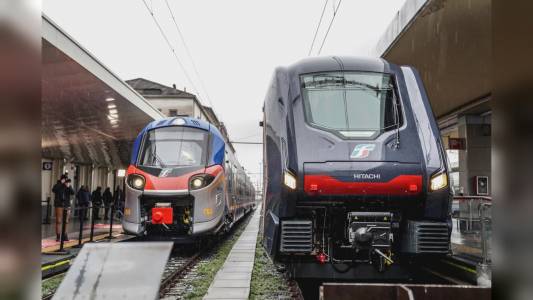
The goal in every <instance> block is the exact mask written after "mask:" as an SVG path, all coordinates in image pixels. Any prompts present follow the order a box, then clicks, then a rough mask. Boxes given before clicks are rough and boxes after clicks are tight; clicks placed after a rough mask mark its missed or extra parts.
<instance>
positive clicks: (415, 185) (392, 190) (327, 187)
mask: <svg viewBox="0 0 533 300" xmlns="http://www.w3.org/2000/svg"><path fill="white" fill-rule="evenodd" d="M304 191H305V192H306V193H307V194H309V195H395V196H400V195H416V194H419V193H420V192H421V191H422V176H421V175H399V176H397V177H394V178H393V179H391V180H389V181H387V182H344V181H340V180H338V179H335V178H333V177H331V176H327V175H305V177H304Z"/></svg>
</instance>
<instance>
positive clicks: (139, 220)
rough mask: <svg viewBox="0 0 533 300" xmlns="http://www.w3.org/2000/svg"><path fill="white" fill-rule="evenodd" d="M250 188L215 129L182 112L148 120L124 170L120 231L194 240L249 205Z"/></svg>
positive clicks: (220, 228) (217, 229) (231, 221)
mask: <svg viewBox="0 0 533 300" xmlns="http://www.w3.org/2000/svg"><path fill="white" fill-rule="evenodd" d="M254 203H255V190H254V187H253V186H252V184H251V182H250V179H249V177H248V176H247V175H246V173H245V171H244V168H243V167H241V166H240V164H239V162H238V161H237V160H236V158H235V154H234V152H233V150H232V148H231V147H229V145H227V143H226V141H225V139H224V137H223V136H222V134H221V133H220V132H219V130H218V129H217V128H216V127H215V126H214V125H212V124H209V123H207V122H205V121H202V120H197V119H193V118H188V117H176V118H166V119H162V120H157V121H153V122H151V123H150V124H148V125H147V126H146V127H145V128H144V129H143V130H142V131H141V132H140V134H139V135H138V137H137V138H136V140H135V143H134V147H133V151H132V156H131V162H130V165H129V167H128V170H127V172H126V188H125V208H124V219H123V227H124V231H126V232H127V233H130V234H134V235H138V236H149V237H154V238H157V239H167V240H175V241H178V240H185V241H189V240H194V239H196V238H198V237H203V236H206V235H212V234H216V233H219V232H221V231H223V230H227V229H229V228H230V227H231V226H232V225H233V224H234V223H235V222H236V221H237V220H239V219H240V218H242V217H243V216H244V215H245V214H246V213H247V212H249V211H251V210H252V209H253V207H254Z"/></svg>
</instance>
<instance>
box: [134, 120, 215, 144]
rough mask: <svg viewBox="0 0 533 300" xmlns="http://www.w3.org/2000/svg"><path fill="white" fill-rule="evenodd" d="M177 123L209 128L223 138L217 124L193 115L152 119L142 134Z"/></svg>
mask: <svg viewBox="0 0 533 300" xmlns="http://www.w3.org/2000/svg"><path fill="white" fill-rule="evenodd" d="M176 125H178V126H186V127H193V128H199V129H203V130H207V131H210V132H213V133H214V134H216V135H218V136H219V137H220V138H221V139H223V137H222V134H221V133H220V131H219V130H218V128H217V127H216V126H215V125H213V124H211V123H209V122H206V121H204V120H200V119H195V118H191V117H170V118H164V119H160V120H155V121H152V122H150V123H148V125H146V126H145V127H144V128H143V130H142V131H141V134H142V133H144V132H146V131H148V130H152V129H156V128H161V127H167V126H176Z"/></svg>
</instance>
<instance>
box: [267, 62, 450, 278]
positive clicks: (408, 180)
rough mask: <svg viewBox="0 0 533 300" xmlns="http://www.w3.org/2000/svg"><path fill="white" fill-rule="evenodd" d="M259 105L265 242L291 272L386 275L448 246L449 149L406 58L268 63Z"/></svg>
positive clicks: (397, 273)
mask: <svg viewBox="0 0 533 300" xmlns="http://www.w3.org/2000/svg"><path fill="white" fill-rule="evenodd" d="M263 110H264V120H263V127H264V166H265V170H264V193H263V194H264V196H263V197H264V198H263V201H264V215H263V217H264V235H263V244H264V246H265V248H266V250H267V252H268V253H269V254H270V255H271V257H273V258H274V259H275V260H276V261H281V262H285V263H288V265H289V266H290V271H291V273H292V275H293V276H296V277H322V278H324V277H331V278H365V279H373V278H381V279H383V278H388V277H395V276H400V274H402V270H403V269H404V268H403V267H402V266H401V265H402V264H400V262H402V260H403V261H406V260H407V259H408V258H409V259H412V258H413V257H420V256H433V255H443V254H447V253H448V252H449V251H450V233H451V218H450V206H451V197H452V194H451V190H450V187H449V183H448V167H447V159H446V155H445V152H444V148H443V145H442V141H441V138H440V134H439V130H438V127H437V124H436V121H435V119H434V116H433V114H432V110H431V107H430V104H429V101H428V98H427V95H426V92H425V90H424V87H423V84H422V81H421V79H420V76H419V74H418V73H417V71H416V70H415V69H413V68H412V67H408V66H397V65H394V64H391V63H389V62H387V61H385V60H383V59H361V58H353V57H320V58H309V59H304V60H302V61H300V62H298V63H296V64H293V65H291V66H289V67H280V68H277V69H276V71H275V73H274V76H273V78H272V81H271V84H270V86H269V89H268V92H267V95H266V99H265V103H264V108H263Z"/></svg>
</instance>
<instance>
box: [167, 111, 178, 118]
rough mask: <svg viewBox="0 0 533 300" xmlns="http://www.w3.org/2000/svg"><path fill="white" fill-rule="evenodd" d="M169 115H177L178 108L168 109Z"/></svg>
mask: <svg viewBox="0 0 533 300" xmlns="http://www.w3.org/2000/svg"><path fill="white" fill-rule="evenodd" d="M168 116H169V117H177V116H178V110H177V109H169V110H168Z"/></svg>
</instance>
